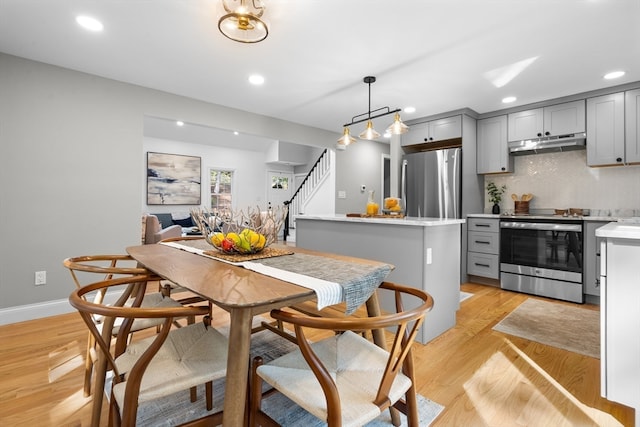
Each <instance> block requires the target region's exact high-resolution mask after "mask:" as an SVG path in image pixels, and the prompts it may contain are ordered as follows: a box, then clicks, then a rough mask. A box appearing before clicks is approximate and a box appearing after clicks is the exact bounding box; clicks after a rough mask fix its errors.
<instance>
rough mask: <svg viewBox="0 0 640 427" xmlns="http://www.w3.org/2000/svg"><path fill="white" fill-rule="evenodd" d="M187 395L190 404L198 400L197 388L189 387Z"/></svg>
mask: <svg viewBox="0 0 640 427" xmlns="http://www.w3.org/2000/svg"><path fill="white" fill-rule="evenodd" d="M189 394H190V395H191V403H193V402H195V401H196V400H198V388H197V387H191V388H190V389H189Z"/></svg>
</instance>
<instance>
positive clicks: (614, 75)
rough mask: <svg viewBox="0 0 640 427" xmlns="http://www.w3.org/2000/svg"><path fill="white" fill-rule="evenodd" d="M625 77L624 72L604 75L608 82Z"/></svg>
mask: <svg viewBox="0 0 640 427" xmlns="http://www.w3.org/2000/svg"><path fill="white" fill-rule="evenodd" d="M622 76H624V71H612V72H610V73H607V74H605V75H604V78H605V79H607V80H612V79H617V78H620V77H622Z"/></svg>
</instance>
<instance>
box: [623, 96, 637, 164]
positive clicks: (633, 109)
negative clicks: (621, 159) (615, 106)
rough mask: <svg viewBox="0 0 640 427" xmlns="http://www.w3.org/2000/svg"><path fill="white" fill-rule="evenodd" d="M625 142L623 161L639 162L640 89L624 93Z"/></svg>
mask: <svg viewBox="0 0 640 427" xmlns="http://www.w3.org/2000/svg"><path fill="white" fill-rule="evenodd" d="M625 115H626V128H627V129H626V140H625V141H626V142H625V161H626V162H627V163H639V162H640V89H636V90H630V91H628V92H626V93H625Z"/></svg>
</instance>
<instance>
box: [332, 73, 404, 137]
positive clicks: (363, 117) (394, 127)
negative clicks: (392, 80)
mask: <svg viewBox="0 0 640 427" xmlns="http://www.w3.org/2000/svg"><path fill="white" fill-rule="evenodd" d="M362 81H363V82H365V83H366V84H367V85H369V110H367V112H366V113H362V114H358V115H357V116H353V117H352V118H351V122H350V123H345V124H344V125H343V126H344V131H343V135H342V137H341V138H340V139H338V145H344V146H346V145H349V144H352V143H354V142H356V139H355V138H354V137H352V136H351V135H350V132H349V126H351V125H355V124H357V123H362V122H365V121H366V122H367V127H366V129H365V130H364V131H363V132H362V133H361V134H360V135H358V136H359V137H360V138H362V139H367V140H369V141H371V140H374V139H376V138H380V133H378V132H377V131H376V130H375V129H374V128H373V122H372V121H371V119H376V118H378V117H384V116H388V115H389V114H394V113H395V117H394V121H393V123H391V125H390V126H389V127H388V128H387V130H386V132H387V133H390V134H392V135H400V134H403V133H406V132H408V131H409V127H408V126H407V125H405V124H404V123H402V120H401V119H400V114H399V112H400V109H399V108H396V109H395V110H391V109H390V108H389V107H382V108H378V109H376V110H373V111H372V110H371V83H375V81H376V78H375V77H373V76H367V77H365V78H364V79H362ZM372 114H373V115H372Z"/></svg>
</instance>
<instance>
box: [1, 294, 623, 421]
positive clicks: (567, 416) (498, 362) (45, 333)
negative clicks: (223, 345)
mask: <svg viewBox="0 0 640 427" xmlns="http://www.w3.org/2000/svg"><path fill="white" fill-rule="evenodd" d="M462 289H463V290H464V291H466V292H471V293H473V294H474V296H473V297H472V298H470V299H468V300H466V301H463V302H462V304H461V309H460V311H459V312H458V322H457V326H456V327H455V328H453V329H451V330H449V331H447V332H446V333H445V334H443V335H441V336H440V337H438V338H436V339H435V340H434V341H432V342H431V343H429V344H428V345H425V346H423V345H420V344H417V345H416V346H415V347H414V348H415V350H416V351H415V353H414V355H415V359H416V365H417V369H418V371H417V373H418V386H419V392H420V393H421V394H422V395H424V396H426V397H428V398H430V399H432V400H434V401H436V402H438V403H440V404H441V405H443V406H445V410H444V411H443V413H442V414H441V415H440V416H439V417H438V419H437V420H436V421H435V422H434V424H433V425H434V426H545V427H546V426H633V423H634V421H633V414H634V413H633V410H632V409H629V408H627V407H624V406H622V405H618V404H615V403H611V402H609V401H607V400H605V399H602V398H601V397H600V365H599V363H600V362H599V360H598V359H594V358H590V357H586V356H581V355H578V354H575V353H570V352H568V351H563V350H560V349H556V348H553V347H549V346H545V345H542V344H538V343H535V342H532V341H527V340H524V339H519V338H516V337H513V336H509V335H505V334H502V333H499V332H495V331H493V330H492V329H491V328H492V327H493V326H494V325H495V324H496V323H498V322H499V321H500V320H501V319H502V318H503V317H505V316H506V315H507V314H508V313H510V312H511V311H513V310H514V309H515V308H516V307H517V306H518V305H519V304H520V303H521V302H523V301H524V300H525V299H526V298H527V297H528V296H527V295H523V294H518V293H513V292H506V291H502V290H500V289H498V288H495V287H491V286H483V285H474V284H465V285H463V287H462ZM593 308H594V309H597V307H593ZM427 321H428V318H427ZM559 327H561V325H559ZM86 337H87V332H86V329H85V326H84V324H83V323H82V321H81V320H80V317H79V316H78V315H77V314H67V315H61V316H55V317H50V318H46V319H41V320H34V321H29V322H22V323H18V324H13V325H7V326H1V327H0V426H2V427H5V426H87V425H89V420H90V413H91V408H90V407H91V404H90V402H91V398H84V397H83V395H82V366H83V357H84V350H85V342H86ZM104 424H106V422H105V423H104Z"/></svg>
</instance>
